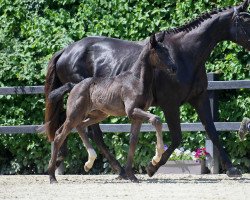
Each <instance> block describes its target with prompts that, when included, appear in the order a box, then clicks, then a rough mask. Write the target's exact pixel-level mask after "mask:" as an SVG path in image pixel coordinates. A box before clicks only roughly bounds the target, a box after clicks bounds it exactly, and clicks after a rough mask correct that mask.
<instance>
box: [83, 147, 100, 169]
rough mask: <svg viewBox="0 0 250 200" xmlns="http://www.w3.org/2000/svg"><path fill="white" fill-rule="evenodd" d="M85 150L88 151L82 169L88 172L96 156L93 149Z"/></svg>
mask: <svg viewBox="0 0 250 200" xmlns="http://www.w3.org/2000/svg"><path fill="white" fill-rule="evenodd" d="M87 151H88V161H87V162H86V163H85V165H84V170H85V171H86V172H88V171H89V170H90V169H91V168H92V166H93V164H94V162H95V159H96V157H97V155H96V152H95V150H94V149H87Z"/></svg>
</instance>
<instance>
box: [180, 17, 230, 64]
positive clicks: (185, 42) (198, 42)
mask: <svg viewBox="0 0 250 200" xmlns="http://www.w3.org/2000/svg"><path fill="white" fill-rule="evenodd" d="M221 15H222V13H218V14H214V15H212V16H211V18H208V19H206V20H204V21H203V22H201V23H200V24H199V25H198V26H197V27H196V28H194V29H193V30H191V31H188V32H185V31H184V32H183V33H180V40H179V45H181V46H182V47H183V46H185V49H183V50H182V51H185V53H187V54H189V56H190V58H191V59H192V60H193V62H194V63H193V64H195V65H200V66H204V65H205V62H206V61H207V59H208V58H209V56H210V55H211V52H212V51H213V49H214V48H215V46H216V45H217V44H218V43H219V42H221V41H224V40H230V36H229V28H228V23H226V22H225V20H221Z"/></svg>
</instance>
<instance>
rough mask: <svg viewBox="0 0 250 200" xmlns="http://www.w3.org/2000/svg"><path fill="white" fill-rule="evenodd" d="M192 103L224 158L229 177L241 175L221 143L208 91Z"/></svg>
mask: <svg viewBox="0 0 250 200" xmlns="http://www.w3.org/2000/svg"><path fill="white" fill-rule="evenodd" d="M190 103H191V105H193V106H194V108H195V109H196V111H197V113H198V116H199V118H200V120H201V122H202V124H203V126H204V127H205V130H206V132H207V134H208V137H209V138H210V140H211V141H212V142H213V144H214V145H215V146H216V147H217V149H218V151H219V154H220V157H221V159H222V162H223V163H224V164H225V167H226V169H227V175H228V176H229V177H241V172H240V171H239V170H238V169H237V168H235V167H233V165H232V162H231V161H230V159H229V157H228V155H227V153H226V151H225V149H224V148H223V146H222V145H221V143H220V140H219V134H218V132H217V131H216V128H215V125H214V122H213V118H212V114H211V108H210V102H209V99H208V95H207V92H205V93H204V94H203V95H201V96H199V97H198V98H196V99H193V100H192V101H191V102H190Z"/></svg>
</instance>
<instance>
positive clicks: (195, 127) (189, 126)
mask: <svg viewBox="0 0 250 200" xmlns="http://www.w3.org/2000/svg"><path fill="white" fill-rule="evenodd" d="M214 124H215V127H216V130H217V131H236V130H238V129H239V127H240V122H215V123H214ZM42 126H43V125H19V126H0V134H1V133H4V134H20V133H26V134H34V133H39V129H42ZM130 126H131V125H130V124H100V127H101V130H102V131H103V132H106V133H113V132H129V131H130ZM181 130H182V131H189V132H195V131H205V129H204V127H203V126H202V124H201V123H181ZM154 131H155V128H154V127H153V126H152V125H151V124H142V127H141V132H154ZM163 131H169V129H168V125H167V124H166V123H163ZM73 132H76V130H75V129H74V130H73Z"/></svg>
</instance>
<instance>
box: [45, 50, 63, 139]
mask: <svg viewBox="0 0 250 200" xmlns="http://www.w3.org/2000/svg"><path fill="white" fill-rule="evenodd" d="M63 52H64V50H61V51H59V52H57V53H55V55H54V56H53V57H52V58H51V60H50V61H49V64H48V72H47V74H46V80H45V89H44V92H45V124H46V126H45V132H46V134H47V136H48V140H49V141H53V140H54V137H55V132H56V130H57V129H58V128H59V127H60V126H61V124H62V122H63V121H64V118H65V115H64V114H62V113H63V98H61V99H59V98H58V99H57V101H56V102H52V101H49V94H50V92H51V91H53V90H55V89H57V88H58V87H60V86H62V83H61V81H60V80H59V78H58V76H57V74H56V69H55V67H56V63H57V61H58V59H59V58H60V56H61V55H62V53H63Z"/></svg>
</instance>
